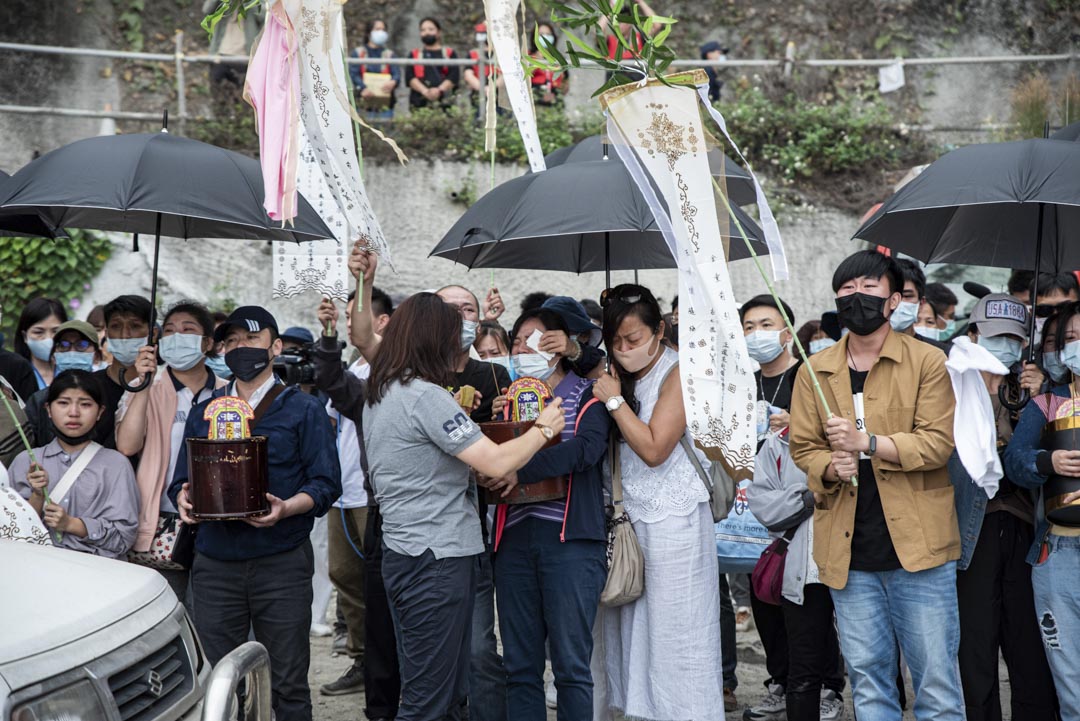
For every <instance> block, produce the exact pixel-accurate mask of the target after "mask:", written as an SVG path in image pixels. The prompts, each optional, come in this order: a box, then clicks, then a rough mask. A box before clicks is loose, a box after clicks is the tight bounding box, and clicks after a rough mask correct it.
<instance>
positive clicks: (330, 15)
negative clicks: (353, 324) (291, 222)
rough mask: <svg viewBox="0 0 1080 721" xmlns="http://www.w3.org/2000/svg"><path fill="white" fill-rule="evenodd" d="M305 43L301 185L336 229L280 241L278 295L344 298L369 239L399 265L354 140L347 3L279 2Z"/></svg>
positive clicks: (385, 258)
mask: <svg viewBox="0 0 1080 721" xmlns="http://www.w3.org/2000/svg"><path fill="white" fill-rule="evenodd" d="M278 2H281V3H283V5H284V8H285V11H286V13H287V14H288V17H289V20H290V22H291V23H292V29H293V31H294V32H295V33H296V38H297V45H298V50H297V53H298V59H299V62H298V63H297V65H298V66H299V69H300V108H299V112H300V130H299V133H300V153H299V163H298V168H297V189H298V190H299V191H300V194H301V195H303V196H304V198H305V199H307V201H308V202H309V203H310V204H311V205H312V207H314V208H315V210H316V211H317V212H318V213H319V215H320V216H321V217H322V219H323V221H324V222H325V223H326V225H327V227H329V228H330V230H331V231H332V232H333V234H334V240H333V241H323V242H321V243H317V244H314V245H313V247H311V248H307V247H304V246H306V245H311V244H306V243H305V244H301V245H300V246H297V245H294V244H289V243H275V249H274V295H275V297H279V296H290V295H295V294H297V293H299V292H302V291H304V290H313V291H316V292H318V293H322V294H326V295H331V296H332V297H335V298H341V299H344V298H345V296H346V294H347V292H348V286H349V276H348V268H347V265H346V263H347V259H348V254H349V250H350V249H351V245H352V243H353V242H355V241H356V240H358V239H359V240H363V241H364V242H365V243H366V244H367V246H368V247H369V248H370V249H371V250H373V251H375V252H376V253H378V254H379V255H380V256H381V257H382V259H383V261H384V262H389V263H390V264H391V265H392V259H391V258H390V249H389V247H388V246H387V243H386V238H385V236H384V235H383V232H382V228H381V227H380V226H379V221H378V219H377V218H376V217H375V212H374V211H373V210H372V208H371V202H370V201H369V199H368V196H367V191H366V190H365V188H364V181H363V180H362V179H361V177H360V163H359V160H358V158H357V155H356V147H355V145H354V141H353V125H352V114H351V106H350V103H349V100H348V96H347V95H346V93H347V92H348V91H347V88H348V84H347V82H346V77H345V62H344V43H343V38H344V32H343V24H342V23H343V19H342V13H341V2H340V0H278Z"/></svg>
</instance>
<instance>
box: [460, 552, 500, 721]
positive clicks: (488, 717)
mask: <svg viewBox="0 0 1080 721" xmlns="http://www.w3.org/2000/svg"><path fill="white" fill-rule="evenodd" d="M476 558H477V559H478V560H479V564H478V565H477V567H476V604H475V605H474V606H473V617H472V643H471V646H472V658H471V661H470V669H469V687H470V689H469V721H506V669H505V668H504V667H503V660H502V658H501V657H500V656H499V646H498V643H497V642H496V640H495V599H494V595H495V587H494V585H493V583H492V578H491V577H492V569H491V553H490V551H484V552H483V553H481V554H480V555H479V556H477V557H476Z"/></svg>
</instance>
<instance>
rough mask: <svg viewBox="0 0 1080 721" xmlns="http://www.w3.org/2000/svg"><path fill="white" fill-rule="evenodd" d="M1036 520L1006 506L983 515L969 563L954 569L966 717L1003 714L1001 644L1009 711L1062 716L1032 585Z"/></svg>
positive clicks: (1039, 719) (991, 718) (1019, 715)
mask: <svg viewBox="0 0 1080 721" xmlns="http://www.w3.org/2000/svg"><path fill="white" fill-rule="evenodd" d="M1033 536H1034V530H1033V529H1032V527H1031V526H1030V525H1029V524H1027V523H1025V522H1024V521H1022V520H1020V519H1019V518H1017V517H1016V516H1014V515H1012V514H1011V513H1007V512H1006V511H995V512H993V513H988V514H986V517H985V518H984V519H983V525H982V531H981V532H980V533H979V540H978V543H977V544H976V545H975V553H974V554H973V555H972V557H971V564H970V565H969V566H968V568H967V570H965V571H960V572H959V573H957V574H956V599H957V602H958V604H959V606H960V682H961V683H962V684H963V686H964V708H965V711H966V712H967V718H968V721H1000V720H1001V700H1000V697H999V693H998V648H999V647H1000V649H1001V655H1002V656H1004V657H1005V664H1006V666H1008V668H1009V685H1010V687H1011V691H1012V717H1013V718H1014V719H1024V721H1028V719H1031V721H1043V720H1044V719H1045V720H1046V721H1052V720H1053V719H1055V718H1057V715H1056V712H1055V703H1054V700H1055V699H1056V698H1057V694H1056V693H1055V691H1054V681H1053V677H1052V676H1051V675H1050V667H1049V666H1048V665H1047V663H1046V655H1045V652H1044V650H1043V644H1042V636H1041V635H1040V632H1039V626H1038V621H1037V618H1036V615H1035V599H1034V597H1033V594H1032V590H1031V566H1029V565H1028V564H1027V563H1026V562H1025V560H1024V559H1025V556H1026V555H1027V552H1028V549H1030V548H1031V543H1032V538H1033Z"/></svg>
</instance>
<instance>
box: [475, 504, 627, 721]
mask: <svg viewBox="0 0 1080 721" xmlns="http://www.w3.org/2000/svg"><path fill="white" fill-rule="evenodd" d="M559 530H560V526H559V524H558V523H554V522H552V521H544V520H541V519H538V518H526V519H524V520H523V521H521V522H519V523H518V524H516V525H514V526H513V527H512V528H509V529H507V530H506V532H505V533H504V535H503V538H502V543H501V545H500V546H499V552H498V554H496V556H495V590H496V591H497V592H498V593H497V596H496V598H497V600H498V603H499V628H500V629H501V631H502V641H503V659H504V661H505V664H506V672H507V675H508V682H507V694H506V696H507V707H508V717H509V718H511V719H513V721H545V719H547V708H546V707H545V706H544V657H545V648H544V641H545V640H546V641H547V642H548V646H549V647H550V649H551V670H552V672H553V673H554V674H555V688H556V690H557V691H558V699H559V705H558V719H559V721H577V720H578V719H586V721H587V720H588V719H591V718H592V712H593V680H592V673H591V672H590V669H589V662H590V660H591V658H592V650H593V636H592V628H593V622H594V621H595V620H596V609H597V608H598V607H599V605H600V592H601V591H603V590H604V581H605V580H606V579H607V568H606V560H605V553H606V550H607V548H606V546H605V544H604V542H603V541H567V542H565V543H562V542H560V541H559ZM470 708H471V705H470ZM470 715H471V712H470Z"/></svg>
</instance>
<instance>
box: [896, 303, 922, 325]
mask: <svg viewBox="0 0 1080 721" xmlns="http://www.w3.org/2000/svg"><path fill="white" fill-rule="evenodd" d="M918 317H919V304H918V303H909V302H907V301H906V300H904V301H900V305H898V306H896V310H894V311H893V313H892V315H890V316H889V323H890V324H891V325H892V327H893V330H898V331H905V330H907V329H908V328H910V327H911V326H913V325H915V319H916V318H918Z"/></svg>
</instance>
